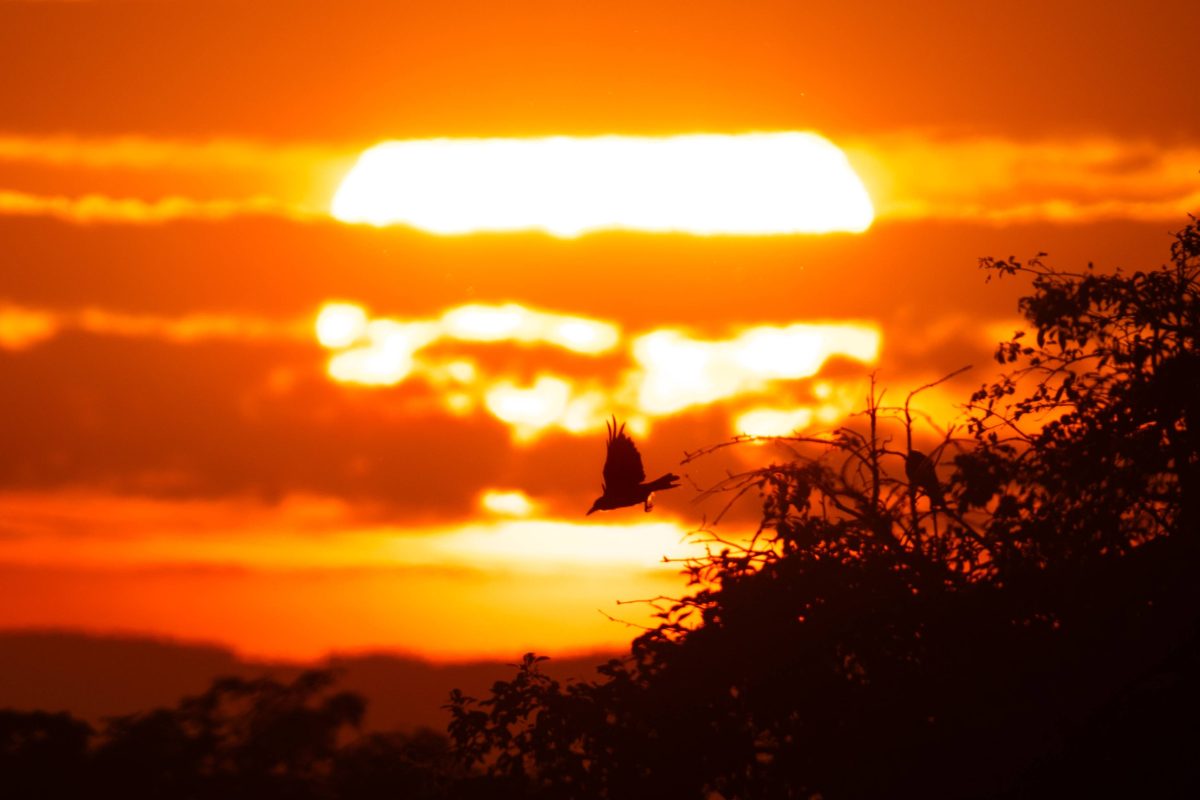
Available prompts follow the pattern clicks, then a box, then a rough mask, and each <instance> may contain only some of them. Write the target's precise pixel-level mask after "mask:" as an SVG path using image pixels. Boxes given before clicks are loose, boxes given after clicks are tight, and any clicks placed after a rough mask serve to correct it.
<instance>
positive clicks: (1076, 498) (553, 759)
mask: <svg viewBox="0 0 1200 800" xmlns="http://www.w3.org/2000/svg"><path fill="white" fill-rule="evenodd" d="M981 266H982V267H983V268H984V269H986V270H988V271H989V275H990V276H998V277H1002V278H1010V277H1013V276H1027V277H1029V278H1031V279H1032V290H1033V291H1032V294H1030V295H1029V296H1028V297H1026V298H1024V299H1023V300H1022V301H1021V305H1020V308H1021V311H1022V313H1023V315H1024V316H1025V318H1026V320H1027V321H1028V322H1029V324H1030V325H1031V326H1032V328H1033V330H1034V332H1035V336H1034V338H1035V341H1036V344H1026V343H1025V341H1024V339H1023V336H1022V334H1019V333H1018V334H1017V335H1016V336H1014V338H1013V340H1012V341H1010V342H1007V343H1004V344H1003V345H1001V346H1000V348H999V350H998V352H997V359H998V360H999V361H1000V363H1002V364H1005V365H1007V367H1008V368H1009V369H1010V370H1011V371H1010V372H1009V373H1008V374H1006V375H1005V376H1004V377H1002V378H1001V379H1000V380H999V381H997V382H995V383H993V384H990V385H986V386H983V387H981V388H980V390H979V391H977V392H976V393H975V395H974V396H973V397H972V401H971V405H970V406H969V415H968V418H967V420H966V425H965V429H964V430H963V431H962V434H963V435H961V436H959V435H954V434H955V431H954V430H953V429H951V431H949V432H948V433H946V434H945V435H943V436H942V437H941V441H940V442H937V443H936V446H935V448H934V449H933V450H932V451H931V452H932V455H931V456H928V457H924V458H923V460H922V461H921V462H920V463H918V462H917V460H916V459H915V458H914V450H913V447H912V443H913V437H914V433H915V432H916V431H915V426H914V411H913V409H912V407H911V401H913V400H914V395H915V394H917V393H914V395H910V396H909V398H908V399H907V400H906V401H905V403H904V405H903V406H901V407H889V406H884V405H882V397H883V394H882V393H879V392H876V391H875V390H874V389H872V392H871V395H870V397H869V398H868V405H867V409H866V410H865V412H864V414H863V415H862V416H861V418H860V419H859V420H857V421H856V422H855V424H851V425H848V426H846V427H843V428H841V429H839V430H837V431H835V432H834V433H833V435H831V436H829V437H790V438H785V439H776V440H775V441H776V443H777V444H782V445H785V446H787V447H788V448H789V449H790V450H791V453H792V458H791V459H790V460H789V461H788V462H787V463H782V464H777V465H772V466H769V467H766V468H763V469H758V470H754V471H752V472H748V473H745V474H742V475H737V476H733V477H731V478H730V479H728V480H726V481H724V482H723V483H722V484H720V485H718V486H716V487H713V491H715V492H730V493H732V495H733V496H734V497H735V498H736V497H738V496H741V495H742V494H744V493H746V492H749V491H757V492H758V493H759V494H760V496H761V499H762V504H763V518H762V524H761V526H760V528H759V530H758V532H757V534H756V535H755V536H754V537H753V538H752V539H751V540H749V541H734V540H726V539H722V538H721V537H719V536H717V535H716V534H715V533H712V532H711V531H710V532H708V533H707V537H708V542H709V544H710V548H709V551H708V555H707V556H706V557H705V558H702V559H698V560H695V561H693V562H690V563H688V564H687V565H686V571H687V574H688V576H689V579H690V581H689V586H690V587H691V588H690V593H689V594H687V595H685V596H684V597H682V598H678V599H673V600H669V599H663V600H661V601H660V604H659V605H658V606H657V608H658V615H659V624H658V625H657V627H656V628H654V629H653V630H650V631H648V632H646V633H645V634H643V635H641V636H640V637H639V638H638V639H637V640H635V642H634V643H633V647H632V652H631V654H630V656H629V657H628V658H627V659H624V660H619V661H614V662H611V663H610V664H609V665H608V666H607V667H606V668H605V670H604V677H603V679H601V680H599V681H593V682H583V683H575V684H570V685H567V686H561V685H559V684H558V683H557V682H555V681H552V680H549V679H548V678H547V677H546V676H544V675H542V674H541V673H540V672H539V670H538V663H539V660H538V659H537V658H534V657H532V656H530V657H527V658H526V660H525V662H524V663H523V664H521V665H520V667H519V669H518V673H517V675H516V677H515V679H514V680H512V681H508V682H501V683H498V684H497V685H496V687H495V688H494V690H493V693H492V695H491V697H489V698H486V699H483V700H481V701H477V700H474V699H472V698H467V697H463V696H462V695H459V694H456V695H455V696H454V697H453V698H452V702H451V712H452V715H453V719H452V722H451V726H450V733H451V736H452V737H453V739H454V741H455V744H456V747H457V750H458V752H459V753H460V755H461V757H462V758H463V759H464V761H465V763H467V764H468V765H471V766H475V767H477V768H482V769H484V770H485V771H486V772H487V773H488V774H490V775H493V776H497V777H500V778H503V779H504V780H505V781H508V782H509V784H510V785H519V786H520V787H522V791H523V792H524V793H525V794H526V795H527V796H531V797H539V798H542V797H544V798H592V797H595V798H600V797H608V798H619V797H673V798H686V797H705V796H713V793H717V794H719V795H720V796H722V797H725V798H735V797H737V798H792V797H813V796H821V797H826V798H843V797H880V796H927V797H928V796H934V797H998V796H1009V795H1011V796H1040V795H1045V796H1049V795H1061V793H1062V792H1063V791H1064V790H1070V791H1071V792H1072V793H1076V794H1077V793H1079V790H1081V789H1087V788H1090V789H1091V790H1093V791H1096V792H1101V793H1105V792H1104V790H1106V789H1111V788H1112V787H1115V786H1123V787H1126V788H1127V789H1128V790H1130V791H1138V792H1139V793H1141V794H1146V793H1151V794H1155V795H1157V796H1170V795H1176V794H1189V793H1190V794H1192V795H1194V794H1195V792H1196V791H1197V790H1200V779H1198V776H1197V772H1196V770H1195V769H1192V768H1190V767H1189V766H1188V764H1189V763H1190V762H1189V761H1187V760H1179V759H1176V760H1170V759H1163V758H1162V757H1161V754H1162V753H1166V752H1176V753H1181V752H1186V751H1187V748H1188V747H1194V745H1195V744H1197V735H1196V726H1195V722H1194V720H1195V716H1194V714H1195V712H1196V711H1200V705H1198V704H1197V703H1196V692H1195V690H1194V689H1190V688H1187V687H1191V686H1192V685H1193V681H1194V678H1195V676H1196V672H1195V666H1196V664H1197V658H1196V657H1195V653H1196V652H1197V649H1198V648H1197V641H1198V640H1197V636H1196V623H1197V618H1198V617H1197V614H1198V612H1200V602H1198V601H1200V592H1198V591H1197V588H1196V587H1197V585H1198V582H1197V581H1196V580H1195V575H1196V571H1197V567H1198V566H1200V558H1198V557H1197V556H1198V553H1197V547H1198V546H1200V544H1198V541H1197V533H1198V531H1197V504H1198V503H1200V491H1198V489H1200V486H1198V483H1197V482H1198V480H1200V349H1198V347H1197V340H1198V337H1200V293H1198V292H1197V288H1198V284H1197V276H1198V273H1200V228H1198V227H1197V224H1196V222H1195V220H1193V221H1192V223H1191V224H1190V225H1188V226H1187V227H1186V228H1185V229H1184V230H1182V231H1180V232H1179V233H1178V234H1177V235H1176V238H1175V242H1174V245H1173V246H1172V250H1171V263H1170V264H1169V265H1167V266H1164V267H1162V268H1160V269H1158V270H1154V271H1149V272H1136V273H1134V274H1132V275H1126V274H1123V273H1120V272H1118V273H1116V274H1112V275H1101V274H1097V273H1095V272H1094V271H1093V270H1092V269H1091V268H1090V267H1089V269H1088V270H1087V271H1086V272H1081V273H1070V272H1063V271H1059V270H1055V269H1052V268H1050V267H1048V266H1046V265H1045V264H1044V262H1042V261H1041V260H1040V256H1039V258H1038V259H1034V260H1032V261H1029V262H1027V263H1022V262H1019V261H1016V260H1015V259H1012V258H1009V259H1003V260H996V259H984V260H983V261H982V263H981ZM925 388H927V387H925ZM918 391H920V390H918ZM1031 422H1032V423H1033V424H1029V423H1031ZM897 437H903V438H904V441H905V443H906V447H905V449H904V450H903V451H900V450H895V449H892V447H891V446H890V445H891V442H892V441H893V440H894V439H896V438H897ZM739 441H744V440H735V442H733V443H730V444H737V443H739ZM721 446H727V445H721ZM711 449H712V448H710V450H709V451H711ZM709 451H705V452H709ZM701 455H704V452H702V453H697V454H693V456H690V457H689V458H691V457H699V456H701ZM922 456H923V454H922ZM939 457H941V463H940V464H939V463H937V462H938V460H939ZM931 502H932V504H931ZM1166 664H1175V665H1177V666H1175V667H1171V668H1170V669H1167V668H1165V667H1164V665H1166ZM1178 665H1182V666H1178ZM1164 669H1167V672H1166V673H1164V672H1163V670H1164ZM1163 674H1169V675H1170V676H1173V677H1171V678H1170V679H1168V680H1166V681H1165V682H1164V681H1163V680H1161V678H1162V676H1163ZM1156 680H1157V682H1156ZM1147 686H1149V687H1158V688H1152V689H1146V687H1147ZM1164 687H1165V688H1164ZM1139 692H1140V693H1141V696H1142V700H1143V701H1144V702H1140V703H1130V702H1127V701H1123V700H1121V698H1122V697H1129V696H1131V693H1133V694H1138V693H1139ZM1147 692H1149V695H1147V694H1146V693H1147ZM1172 701H1178V702H1172ZM1138 715H1141V716H1142V718H1140V719H1139V718H1138ZM1146 715H1149V716H1148V717H1147V716H1146ZM1134 719H1138V725H1139V728H1138V729H1136V730H1130V729H1129V727H1128V726H1127V724H1126V723H1127V722H1128V721H1131V720H1134ZM1184 723H1186V724H1184ZM1181 725H1182V727H1181ZM1175 730H1181V731H1183V733H1182V734H1179V735H1181V736H1182V737H1183V738H1182V739H1170V738H1169V736H1168V734H1167V733H1166V732H1167V731H1175ZM1096 731H1107V733H1106V734H1104V737H1105V738H1104V740H1103V741H1101V740H1099V739H1098V738H1097V737H1098V736H1099V734H1097V733H1096ZM1175 735H1176V734H1174V733H1172V734H1170V736H1175ZM1181 741H1182V742H1185V743H1186V745H1185V746H1182V747H1181V745H1180V742H1181ZM1101 744H1103V748H1101V747H1100V745H1101ZM1093 748H1094V749H1095V750H1096V751H1101V750H1102V751H1103V752H1106V753H1110V754H1118V755H1120V756H1121V757H1114V758H1113V759H1112V760H1110V761H1109V762H1108V763H1106V764H1105V765H1103V766H1100V765H1095V764H1090V763H1086V762H1087V756H1088V755H1089V752H1090V750H1091V749H1093ZM1139 758H1140V759H1141V761H1139ZM1085 763H1086V766H1085ZM1148 764H1153V765H1154V770H1153V771H1150V770H1149V769H1147V768H1146V767H1147V765H1148Z"/></svg>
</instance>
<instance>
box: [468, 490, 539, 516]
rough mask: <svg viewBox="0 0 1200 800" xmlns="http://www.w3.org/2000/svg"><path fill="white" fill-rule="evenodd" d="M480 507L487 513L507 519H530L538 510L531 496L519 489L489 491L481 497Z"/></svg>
mask: <svg viewBox="0 0 1200 800" xmlns="http://www.w3.org/2000/svg"><path fill="white" fill-rule="evenodd" d="M479 505H480V506H482V507H483V509H484V510H486V511H490V512H491V513H493V514H498V515H500V516H505V517H528V516H529V515H530V514H532V513H533V512H534V510H535V508H536V505H535V504H534V502H533V501H532V500H530V499H529V495H527V494H525V493H524V492H522V491H520V490H519V489H513V490H510V491H500V490H499V489H488V490H487V491H486V492H484V493H483V494H482V495H480V497H479Z"/></svg>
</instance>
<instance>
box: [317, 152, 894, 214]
mask: <svg viewBox="0 0 1200 800" xmlns="http://www.w3.org/2000/svg"><path fill="white" fill-rule="evenodd" d="M332 213H333V215H334V216H335V217H336V218H337V219H339V220H342V221H343V222H365V223H369V224H372V225H391V224H403V225H410V226H412V227H415V228H419V229H421V230H425V231H429V232H431V233H437V234H461V233H470V232H474V231H515V230H540V231H545V232H547V233H551V234H554V235H557V236H578V235H580V234H582V233H586V232H588V231H594V230H603V229H625V230H637V231H648V232H682V233H693V234H740V235H761V234H794V233H828V232H831V231H853V232H861V231H863V230H866V229H867V228H868V227H869V226H870V224H871V221H872V219H873V215H874V212H873V209H872V206H871V200H870V198H869V197H868V196H867V192H866V190H865V189H864V188H863V185H862V183H861V181H859V179H858V176H857V175H855V173H854V170H853V169H852V168H851V167H850V164H849V162H847V160H846V157H845V156H844V155H843V154H842V152H841V151H840V150H839V149H838V148H837V147H836V146H835V145H834V144H833V143H832V142H830V141H829V140H827V139H824V138H822V137H821V136H818V135H816V134H814V133H795V132H791V133H752V134H740V135H717V134H696V135H686V136H668V137H661V138H649V137H628V136H601V137H592V138H572V137H565V136H555V137H550V138H544V139H427V140H414V141H404V142H386V143H384V144H380V145H377V146H375V147H372V148H371V149H369V150H367V151H366V152H365V153H363V154H362V156H361V157H359V160H358V163H357V164H355V166H354V168H353V169H352V170H351V171H350V173H349V174H348V175H347V176H346V178H345V179H344V180H343V181H342V184H341V186H340V187H339V189H338V191H337V194H336V195H335V196H334V200H333V206H332Z"/></svg>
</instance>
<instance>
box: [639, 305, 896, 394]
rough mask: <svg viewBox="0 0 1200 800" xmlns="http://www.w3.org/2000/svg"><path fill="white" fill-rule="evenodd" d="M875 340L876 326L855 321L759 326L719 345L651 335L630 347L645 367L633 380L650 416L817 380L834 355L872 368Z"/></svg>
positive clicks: (681, 335)
mask: <svg viewBox="0 0 1200 800" xmlns="http://www.w3.org/2000/svg"><path fill="white" fill-rule="evenodd" d="M880 340H881V336H880V332H879V330H878V328H876V327H875V326H872V325H867V324H854V323H846V324H826V325H809V324H796V325H789V326H787V327H786V328H779V327H772V326H762V327H757V328H750V329H748V330H746V331H743V332H742V333H741V334H739V335H738V336H737V337H735V338H733V339H727V340H719V341H703V340H697V339H692V338H690V337H689V336H687V335H686V334H684V333H682V332H679V331H674V330H660V331H654V332H652V333H649V334H646V335H644V336H642V337H640V338H639V339H637V340H636V341H635V342H634V344H633V355H634V358H635V359H636V360H637V362H638V363H639V364H640V365H641V368H642V372H641V374H640V375H638V376H636V379H637V381H638V386H637V392H638V405H639V406H640V407H641V408H642V409H643V410H645V411H647V412H649V413H652V414H669V413H672V412H674V411H678V410H680V409H683V408H687V407H688V406H692V405H700V404H706V403H712V402H715V401H717V400H720V399H723V398H726V397H732V396H734V395H737V394H741V393H744V392H748V391H755V390H760V389H762V388H763V387H765V385H766V383H767V382H768V381H771V380H779V379H787V380H795V379H797V378H806V377H809V376H812V375H815V374H816V373H817V372H818V371H819V370H820V369H821V366H822V364H824V363H825V361H826V359H828V358H830V357H831V356H834V355H841V356H846V357H848V358H853V359H855V360H857V361H861V362H863V363H864V364H872V363H874V362H875V361H876V360H877V359H878V357H879V347H880Z"/></svg>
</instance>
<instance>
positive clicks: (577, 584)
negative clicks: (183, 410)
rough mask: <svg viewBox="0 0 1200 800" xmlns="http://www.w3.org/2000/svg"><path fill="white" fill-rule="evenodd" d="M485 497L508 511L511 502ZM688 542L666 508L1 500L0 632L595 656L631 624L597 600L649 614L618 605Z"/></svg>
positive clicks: (645, 587)
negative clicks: (519, 512) (582, 513)
mask: <svg viewBox="0 0 1200 800" xmlns="http://www.w3.org/2000/svg"><path fill="white" fill-rule="evenodd" d="M488 496H489V495H487V494H485V495H484V497H488ZM490 496H491V497H492V500H491V501H489V502H491V503H492V504H493V505H496V504H499V505H500V506H503V507H505V508H510V507H511V503H512V502H513V501H514V499H515V498H517V497H520V496H521V495H520V493H513V492H492V493H490ZM687 537H688V528H687V527H685V526H684V525H682V524H680V523H678V522H676V521H672V520H663V518H662V517H661V516H659V517H657V519H655V520H654V521H643V520H642V519H641V517H640V516H639V517H637V518H635V519H633V520H632V521H627V520H616V521H613V522H612V523H610V524H603V523H601V524H592V523H591V522H590V521H589V522H587V523H584V522H574V521H564V520H558V519H523V518H514V517H512V516H510V515H505V514H501V515H500V516H496V517H492V518H490V519H485V520H482V521H479V522H473V523H468V524H462V525H450V526H447V525H441V526H422V525H416V526H413V525H406V526H404V528H403V529H401V528H398V527H393V526H386V525H379V524H374V523H371V522H370V521H368V520H365V519H364V518H363V517H362V516H360V515H359V514H358V513H357V511H356V509H355V508H354V507H353V506H351V505H349V504H347V503H345V502H342V501H340V500H334V499H330V498H323V497H311V496H309V497H296V496H293V497H289V498H286V499H285V500H284V501H283V502H282V503H280V504H278V505H269V504H264V503H258V502H253V501H249V500H229V501H186V502H184V501H170V500H148V499H145V498H138V497H116V496H109V495H104V494H99V493H94V492H81V491H74V492H72V491H66V492H62V493H55V494H43V493H0V538H2V539H3V540H4V543H5V546H4V548H3V550H0V579H2V580H3V581H4V583H5V585H6V586H7V587H9V588H11V589H12V590H13V591H14V592H17V593H18V594H17V595H14V596H20V597H21V598H22V600H23V602H20V603H6V604H4V605H3V607H0V627H10V628H11V627H27V626H39V627H58V628H63V627H69V628H76V629H83V630H92V631H111V630H114V629H123V630H133V631H138V632H141V633H150V634H157V635H165V636H171V637H177V638H188V639H208V640H212V641H217V642H221V643H223V644H227V645H230V646H232V647H234V648H236V649H237V650H239V651H240V652H242V653H247V654H252V655H257V656H271V657H280V656H287V657H299V658H306V657H316V656H319V655H322V654H324V653H326V652H328V651H329V650H331V649H342V650H361V649H367V648H372V647H388V648H391V649H403V650H416V651H418V652H420V653H421V654H422V655H426V656H431V657H444V658H445V657H478V656H481V655H494V654H508V655H511V654H514V653H519V652H521V650H522V648H537V649H539V650H543V651H544V650H547V649H549V650H552V651H554V652H559V653H561V652H563V651H566V650H590V649H600V648H606V647H615V646H620V645H621V644H622V643H623V642H627V641H628V636H629V631H628V628H626V627H625V626H622V625H620V624H617V623H612V622H610V621H608V620H607V619H605V618H604V616H603V615H602V614H600V613H598V611H597V609H606V610H607V612H608V613H610V614H612V615H614V616H621V617H623V618H626V619H630V620H633V621H637V622H643V623H644V622H647V621H648V619H649V613H650V610H649V609H647V608H644V607H641V606H633V607H620V608H618V607H617V605H616V601H619V600H634V599H637V598H641V597H652V596H657V595H659V594H661V593H663V592H668V591H671V590H672V587H678V586H680V585H681V582H682V578H680V577H679V575H678V569H677V566H676V565H674V564H671V563H665V562H664V561H663V557H664V556H670V557H679V556H685V555H688V554H695V553H698V552H699V550H698V548H699V547H700V545H698V544H696V543H692V542H689V541H686V540H687ZM430 597H437V598H438V602H436V603H430V602H429V598H430ZM413 609H421V611H420V612H419V613H417V612H415V611H414V612H413V613H409V612H410V611H412V610H413Z"/></svg>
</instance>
